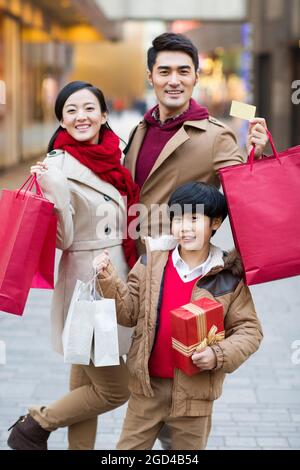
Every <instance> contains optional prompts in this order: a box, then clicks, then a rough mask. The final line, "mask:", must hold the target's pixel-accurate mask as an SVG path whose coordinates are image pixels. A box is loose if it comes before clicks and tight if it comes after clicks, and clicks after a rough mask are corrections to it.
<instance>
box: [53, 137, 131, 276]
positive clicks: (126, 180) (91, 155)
mask: <svg viewBox="0 0 300 470" xmlns="http://www.w3.org/2000/svg"><path fill="white" fill-rule="evenodd" d="M100 139H101V142H100V143H99V144H88V143H86V142H78V141H77V140H75V139H73V137H71V136H70V134H68V132H67V131H65V130H61V131H60V132H59V134H58V135H57V137H56V139H55V142H54V145H53V148H54V149H62V150H65V151H67V152H68V153H70V154H71V155H72V157H74V158H76V160H78V161H79V162H80V163H82V164H83V165H85V166H86V167H88V168H89V169H90V170H91V171H92V172H93V173H95V174H96V175H97V176H99V178H101V179H102V180H103V181H106V182H107V183H110V184H111V185H112V186H114V187H115V188H116V189H117V190H118V191H119V193H120V194H121V195H122V196H127V230H126V231H125V234H124V238H123V249H124V254H125V258H126V260H127V263H128V266H129V267H130V268H132V267H133V266H134V264H135V262H136V260H137V252H136V246H135V242H134V240H132V239H131V238H129V236H128V226H129V224H130V222H132V221H133V220H134V219H135V217H134V216H129V215H128V210H129V208H130V206H131V205H132V204H137V203H138V202H139V187H138V185H137V184H136V183H134V181H133V180H132V177H131V175H130V173H129V171H128V170H127V169H126V168H124V167H123V166H122V165H121V150H120V148H119V143H120V140H119V137H118V136H117V135H116V134H115V133H114V132H112V131H111V130H109V129H106V128H104V129H103V130H102V129H101V132H100Z"/></svg>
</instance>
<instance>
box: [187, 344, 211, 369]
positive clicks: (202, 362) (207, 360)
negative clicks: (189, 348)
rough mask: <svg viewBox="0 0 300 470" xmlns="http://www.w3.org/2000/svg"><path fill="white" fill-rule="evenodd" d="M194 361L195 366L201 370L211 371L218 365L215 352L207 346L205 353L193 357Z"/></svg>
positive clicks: (195, 354)
mask: <svg viewBox="0 0 300 470" xmlns="http://www.w3.org/2000/svg"><path fill="white" fill-rule="evenodd" d="M192 361H193V363H194V364H195V366H197V367H199V369H201V370H211V369H214V368H215V367H216V365H217V358H216V355H215V353H214V352H213V350H212V349H211V348H210V347H209V346H207V347H206V348H205V349H203V351H201V352H199V353H198V352H196V353H194V354H193V355H192Z"/></svg>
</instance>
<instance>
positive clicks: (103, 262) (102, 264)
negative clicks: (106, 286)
mask: <svg viewBox="0 0 300 470" xmlns="http://www.w3.org/2000/svg"><path fill="white" fill-rule="evenodd" d="M109 263H110V257H109V253H108V251H107V250H104V251H103V253H101V255H98V256H96V258H94V261H93V268H94V269H96V273H97V274H101V273H102V272H103V271H104V270H105V269H106V268H107V266H108V265H109Z"/></svg>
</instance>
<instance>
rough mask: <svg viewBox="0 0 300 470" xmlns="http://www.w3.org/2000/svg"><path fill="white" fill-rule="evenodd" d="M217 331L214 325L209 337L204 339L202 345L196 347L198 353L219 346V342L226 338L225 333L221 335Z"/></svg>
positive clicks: (222, 332)
mask: <svg viewBox="0 0 300 470" xmlns="http://www.w3.org/2000/svg"><path fill="white" fill-rule="evenodd" d="M217 331H218V328H217V327H216V325H213V326H212V327H211V329H210V330H209V332H208V333H207V337H206V338H204V339H203V340H202V341H201V343H199V344H198V346H197V347H196V352H201V351H202V349H204V348H206V347H207V346H213V345H214V344H217V343H218V342H219V341H221V340H222V339H224V338H225V332H224V331H221V332H220V333H217Z"/></svg>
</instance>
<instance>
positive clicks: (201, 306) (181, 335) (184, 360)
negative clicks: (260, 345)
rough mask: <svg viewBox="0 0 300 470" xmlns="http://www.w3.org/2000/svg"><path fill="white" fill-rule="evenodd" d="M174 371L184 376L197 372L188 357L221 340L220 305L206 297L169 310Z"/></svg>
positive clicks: (221, 315)
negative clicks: (178, 371)
mask: <svg viewBox="0 0 300 470" xmlns="http://www.w3.org/2000/svg"><path fill="white" fill-rule="evenodd" d="M171 328H172V347H173V358H174V367H176V368H177V369H180V370H182V371H183V372H184V373H185V374H187V375H194V374H197V373H198V372H200V370H201V369H199V367H197V366H195V365H194V364H193V361H192V359H191V356H192V355H193V353H194V352H195V351H196V348H197V349H198V350H201V349H202V348H204V347H205V346H210V345H213V344H216V343H217V342H218V341H221V339H224V337H225V332H224V308H223V305H222V304H221V303H220V302H216V301H215V300H212V299H208V298H206V297H204V298H202V299H199V300H195V301H194V302H191V303H189V304H187V305H183V306H182V307H179V308H176V309H175V310H171Z"/></svg>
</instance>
